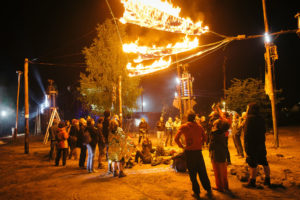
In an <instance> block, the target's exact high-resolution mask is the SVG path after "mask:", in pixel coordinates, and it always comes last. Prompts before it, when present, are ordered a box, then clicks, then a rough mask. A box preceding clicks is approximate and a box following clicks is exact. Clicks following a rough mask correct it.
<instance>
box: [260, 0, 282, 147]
mask: <svg viewBox="0 0 300 200" xmlns="http://www.w3.org/2000/svg"><path fill="white" fill-rule="evenodd" d="M262 5H263V14H264V24H265V34H266V35H268V33H269V25H268V19H267V11H266V1H265V0H262ZM271 47H272V45H271V44H270V41H267V40H265V48H266V53H265V60H266V64H267V74H266V76H267V77H266V81H267V82H268V83H267V84H268V86H269V91H268V93H269V94H268V95H269V98H270V101H271V107H272V120H273V131H274V142H275V147H276V148H277V147H279V139H278V130H277V117H276V102H275V95H274V87H273V78H272V63H271V58H270V57H271V56H270V50H271ZM265 84H266V83H265Z"/></svg>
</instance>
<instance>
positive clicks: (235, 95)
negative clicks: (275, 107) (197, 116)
mask: <svg viewBox="0 0 300 200" xmlns="http://www.w3.org/2000/svg"><path fill="white" fill-rule="evenodd" d="M231 82H232V84H231V87H230V88H228V89H227V90H226V91H225V94H226V105H227V108H229V109H230V110H234V111H236V112H238V113H242V112H244V111H245V110H246V108H247V105H248V103H250V102H257V103H258V104H259V105H260V107H261V112H262V114H263V116H264V117H265V118H266V119H268V120H270V119H271V105H270V100H269V98H268V96H267V95H266V93H265V90H264V84H263V82H262V81H261V80H257V79H254V78H248V79H245V80H240V79H236V78H235V79H233V80H232V81H231ZM275 92H276V93H277V94H280V93H281V92H282V91H281V90H277V91H275ZM281 100H282V98H277V103H279V102H280V101H281Z"/></svg>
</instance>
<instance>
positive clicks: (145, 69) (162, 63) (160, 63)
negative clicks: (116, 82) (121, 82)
mask: <svg viewBox="0 0 300 200" xmlns="http://www.w3.org/2000/svg"><path fill="white" fill-rule="evenodd" d="M171 62H172V59H171V57H169V60H164V59H163V58H160V59H159V60H156V61H154V62H153V63H152V64H151V65H148V66H144V65H143V64H138V65H136V66H135V67H132V64H131V63H128V64H127V66H126V68H127V69H128V71H129V76H131V77H132V76H140V75H144V74H149V73H153V72H156V71H159V70H162V69H166V68H168V67H169V66H170V65H171Z"/></svg>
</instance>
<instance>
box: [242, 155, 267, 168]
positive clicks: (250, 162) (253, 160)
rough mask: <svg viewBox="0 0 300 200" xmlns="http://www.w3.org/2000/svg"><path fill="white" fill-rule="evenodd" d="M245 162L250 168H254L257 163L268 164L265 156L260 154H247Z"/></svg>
mask: <svg viewBox="0 0 300 200" xmlns="http://www.w3.org/2000/svg"><path fill="white" fill-rule="evenodd" d="M246 162H247V163H248V165H249V166H250V167H251V168H256V167H257V165H262V166H269V163H268V161H267V157H266V156H261V157H254V156H247V158H246Z"/></svg>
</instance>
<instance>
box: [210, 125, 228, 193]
mask: <svg viewBox="0 0 300 200" xmlns="http://www.w3.org/2000/svg"><path fill="white" fill-rule="evenodd" d="M225 123H227V122H226V121H224V120H221V119H218V120H216V121H214V124H213V127H212V130H211V135H210V142H209V155H210V159H211V163H212V166H213V170H214V174H215V181H216V188H214V189H216V190H218V191H220V192H224V191H228V190H229V188H228V179H227V163H226V158H227V155H226V154H227V150H226V149H227V144H226V136H225V133H226V128H225ZM228 126H229V125H227V127H228Z"/></svg>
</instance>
